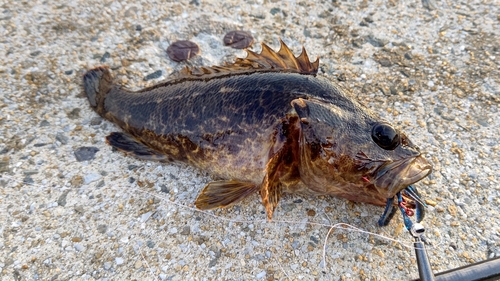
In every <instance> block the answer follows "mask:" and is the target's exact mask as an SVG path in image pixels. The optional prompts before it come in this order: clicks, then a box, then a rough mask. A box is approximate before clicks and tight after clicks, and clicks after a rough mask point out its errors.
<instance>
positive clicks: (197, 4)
mask: <svg viewBox="0 0 500 281" xmlns="http://www.w3.org/2000/svg"><path fill="white" fill-rule="evenodd" d="M189 4H191V5H196V6H200V1H199V0H191V1H190V2H189Z"/></svg>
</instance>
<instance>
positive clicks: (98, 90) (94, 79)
mask: <svg viewBox="0 0 500 281" xmlns="http://www.w3.org/2000/svg"><path fill="white" fill-rule="evenodd" d="M83 88H84V90H85V94H87V98H88V99H89V102H90V105H91V106H92V107H93V108H94V109H95V110H96V111H97V113H99V114H100V115H103V114H104V113H105V109H104V98H105V97H106V94H108V92H109V91H110V90H111V88H113V77H112V75H111V72H110V71H109V67H107V66H99V67H96V68H94V69H91V70H89V71H87V72H86V73H85V75H83Z"/></svg>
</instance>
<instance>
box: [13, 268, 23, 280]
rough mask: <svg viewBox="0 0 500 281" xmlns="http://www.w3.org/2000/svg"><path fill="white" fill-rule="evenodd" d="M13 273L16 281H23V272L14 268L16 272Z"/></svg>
mask: <svg viewBox="0 0 500 281" xmlns="http://www.w3.org/2000/svg"><path fill="white" fill-rule="evenodd" d="M12 275H13V277H14V280H15V281H21V280H23V279H22V278H21V274H20V273H19V271H17V270H14V273H12Z"/></svg>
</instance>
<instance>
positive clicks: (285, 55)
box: [174, 38, 319, 80]
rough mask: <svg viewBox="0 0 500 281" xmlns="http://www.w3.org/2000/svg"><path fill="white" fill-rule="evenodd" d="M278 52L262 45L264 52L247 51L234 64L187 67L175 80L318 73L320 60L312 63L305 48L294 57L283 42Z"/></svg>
mask: <svg viewBox="0 0 500 281" xmlns="http://www.w3.org/2000/svg"><path fill="white" fill-rule="evenodd" d="M279 42H280V49H279V51H278V52H276V51H274V50H273V49H271V48H270V47H269V46H268V45H266V44H264V43H261V46H262V51H261V52H260V53H256V52H254V51H251V50H247V49H245V51H246V52H247V56H246V58H236V60H235V62H234V63H233V64H225V65H223V66H212V67H193V68H189V67H187V66H186V67H185V68H183V69H182V70H181V71H180V72H179V73H178V74H177V76H174V79H175V80H177V79H183V78H187V79H189V78H191V79H209V78H211V77H217V76H223V75H231V74H238V73H251V72H266V71H272V72H279V71H283V72H295V73H300V74H308V75H315V74H316V73H317V72H318V67H319V58H317V59H316V61H314V62H312V63H311V61H310V60H309V56H308V55H307V52H306V50H305V48H304V47H302V52H301V54H300V55H299V56H297V57H296V56H294V55H293V53H292V51H291V50H290V48H288V46H287V45H286V44H285V43H284V42H283V40H281V38H280V39H279Z"/></svg>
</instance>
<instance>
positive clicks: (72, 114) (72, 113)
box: [67, 107, 82, 119]
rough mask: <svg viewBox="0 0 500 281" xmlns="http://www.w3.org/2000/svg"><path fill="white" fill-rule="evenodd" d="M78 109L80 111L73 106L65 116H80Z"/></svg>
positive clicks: (79, 109)
mask: <svg viewBox="0 0 500 281" xmlns="http://www.w3.org/2000/svg"><path fill="white" fill-rule="evenodd" d="M80 111H82V109H81V108H78V107H77V108H73V110H71V111H70V112H68V113H67V116H68V118H69V119H78V118H80Z"/></svg>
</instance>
